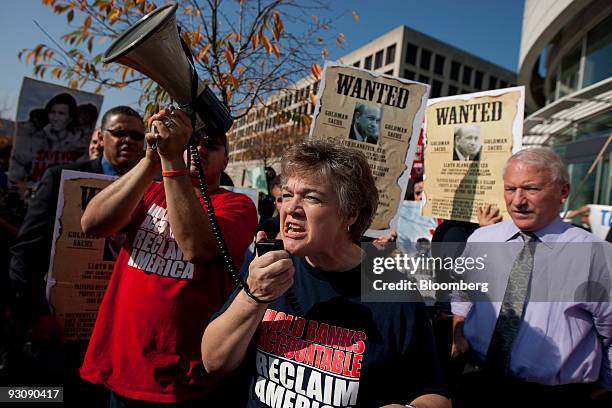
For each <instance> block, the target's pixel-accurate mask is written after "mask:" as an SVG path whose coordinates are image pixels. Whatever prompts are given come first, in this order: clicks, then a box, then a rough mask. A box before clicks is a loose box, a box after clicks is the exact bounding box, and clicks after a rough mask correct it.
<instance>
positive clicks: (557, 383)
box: [452, 148, 612, 407]
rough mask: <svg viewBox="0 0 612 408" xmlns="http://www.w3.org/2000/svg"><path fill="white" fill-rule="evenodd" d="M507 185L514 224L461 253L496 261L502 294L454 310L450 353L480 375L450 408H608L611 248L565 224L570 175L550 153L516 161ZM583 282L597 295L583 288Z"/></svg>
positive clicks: (464, 385)
mask: <svg viewBox="0 0 612 408" xmlns="http://www.w3.org/2000/svg"><path fill="white" fill-rule="evenodd" d="M503 179H504V198H505V202H506V207H507V210H508V213H509V214H510V217H511V220H507V221H503V222H500V223H497V224H493V225H490V226H487V227H483V228H480V229H478V230H476V231H475V232H474V233H473V234H472V235H471V236H470V238H469V239H468V246H467V247H466V251H465V252H464V254H463V255H464V256H466V255H467V256H468V257H472V258H473V257H475V256H476V255H482V253H481V252H478V253H475V251H474V249H473V248H474V247H476V248H482V249H483V250H486V252H485V253H487V252H488V255H489V258H495V259H488V260H487V261H486V262H485V264H486V265H487V270H486V272H487V274H488V279H489V283H490V286H491V287H497V288H501V290H500V293H499V296H498V297H497V298H496V297H495V296H496V295H495V294H493V293H492V292H493V291H490V292H489V293H487V294H486V296H484V297H483V296H480V297H479V298H477V300H476V301H471V300H470V301H458V300H467V299H466V298H465V297H464V296H460V297H455V300H456V301H454V302H453V303H452V311H453V314H454V317H453V331H454V333H453V347H452V354H453V356H455V357H457V356H459V355H462V354H464V353H468V355H470V356H471V358H472V362H474V363H475V364H476V365H477V366H480V367H483V371H476V372H471V373H467V374H464V375H463V377H462V379H461V380H460V382H459V384H458V385H457V390H458V394H459V395H456V396H455V398H454V399H453V404H454V406H458V407H464V406H465V407H467V406H469V407H480V406H482V407H490V406H504V407H505V406H513V407H514V406H551V407H552V406H554V407H589V406H604V404H609V402H610V392H609V391H610V390H612V304H611V303H610V302H609V294H610V270H611V266H612V256H611V255H612V247H611V246H610V245H609V244H607V243H605V242H603V241H602V240H600V239H598V238H597V237H595V236H594V235H592V234H591V233H589V232H587V231H585V230H583V229H581V228H577V227H574V226H571V225H568V224H566V223H564V222H563V221H562V220H561V218H560V217H559V209H560V207H561V204H563V202H565V200H566V199H567V197H568V194H569V188H570V186H569V175H568V172H567V169H566V167H565V165H564V164H563V162H562V160H561V158H560V157H559V156H558V155H557V154H556V153H554V152H553V151H552V150H550V149H546V148H533V149H527V150H522V151H520V152H518V153H516V154H514V155H513V156H512V157H511V158H510V159H509V160H508V162H507V163H506V166H505V168H504V172H503ZM489 242H502V243H506V244H504V246H503V248H501V249H500V250H498V251H497V255H496V256H491V253H496V247H495V245H490V246H488V247H487V246H484V245H486V244H478V243H489ZM513 243H514V244H513ZM568 243H571V244H568ZM470 244H472V245H470ZM497 245H500V244H497ZM499 253H501V255H499ZM506 254H508V255H507V258H508V259H506V258H504V256H506ZM485 256H486V255H485ZM502 258H503V259H502ZM584 277H586V279H583V278H584ZM483 279H487V278H486V276H483ZM500 283H501V284H500ZM584 283H587V288H588V287H589V285H590V289H593V288H595V289H596V290H594V291H590V290H588V291H587V290H584V289H585V286H584ZM496 285H497V286H496ZM565 290H567V292H565V293H564V291H565ZM475 296H478V295H475ZM472 299H473V298H472ZM606 401H607V402H606ZM605 406H609V405H605Z"/></svg>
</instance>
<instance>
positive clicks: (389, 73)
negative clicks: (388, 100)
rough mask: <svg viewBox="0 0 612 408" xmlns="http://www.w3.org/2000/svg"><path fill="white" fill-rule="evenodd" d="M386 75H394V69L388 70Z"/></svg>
mask: <svg viewBox="0 0 612 408" xmlns="http://www.w3.org/2000/svg"><path fill="white" fill-rule="evenodd" d="M385 75H393V70H392V69H390V70H388V71H387V72H385Z"/></svg>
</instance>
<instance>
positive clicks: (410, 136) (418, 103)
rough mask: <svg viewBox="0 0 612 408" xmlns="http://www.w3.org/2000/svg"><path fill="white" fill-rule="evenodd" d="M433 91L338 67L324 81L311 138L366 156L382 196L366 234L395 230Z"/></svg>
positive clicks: (332, 66) (329, 70)
mask: <svg viewBox="0 0 612 408" xmlns="http://www.w3.org/2000/svg"><path fill="white" fill-rule="evenodd" d="M428 94H429V86H428V85H424V84H420V83H418V82H413V81H409V80H406V79H402V78H396V77H391V76H388V75H383V74H379V73H375V72H371V71H366V70H363V69H359V68H355V67H352V66H346V65H341V64H336V63H330V62H328V63H326V65H325V68H324V71H323V73H322V76H321V86H320V87H319V93H318V97H317V105H316V107H315V112H314V120H313V123H312V126H311V129H310V137H312V138H317V139H334V140H335V141H338V142H339V143H341V144H343V145H346V146H349V147H351V148H355V149H358V150H360V151H362V152H363V153H364V154H365V156H366V157H367V159H368V163H369V164H370V168H371V169H372V174H373V175H374V179H375V180H376V186H377V187H378V192H379V204H378V210H377V212H376V215H375V217H374V220H373V222H372V225H371V226H370V229H369V230H368V231H367V232H366V235H368V236H371V237H377V236H380V235H383V234H386V233H388V232H389V231H390V230H391V229H395V228H397V222H398V219H399V215H398V212H399V211H398V210H399V206H400V203H401V202H402V199H403V197H404V193H405V191H406V185H407V183H408V178H409V177H410V170H411V169H412V162H413V159H414V155H415V152H416V148H417V141H418V137H419V131H420V129H421V124H422V121H423V116H424V113H425V106H426V102H427V96H428Z"/></svg>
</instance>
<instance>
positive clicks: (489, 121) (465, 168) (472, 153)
mask: <svg viewBox="0 0 612 408" xmlns="http://www.w3.org/2000/svg"><path fill="white" fill-rule="evenodd" d="M524 101H525V96H524V88H523V87H514V88H507V89H497V90H494V91H486V92H477V93H472V94H465V95H455V96H449V97H445V98H436V99H430V100H429V102H428V104H427V115H426V131H425V149H424V153H425V165H424V166H425V177H424V200H425V205H424V207H423V215H424V216H430V217H437V218H443V219H446V220H457V221H468V222H473V223H477V222H478V219H477V208H478V207H480V206H482V205H484V204H492V205H493V206H495V207H497V208H499V209H500V210H501V214H502V216H503V217H504V219H505V220H507V219H509V215H508V212H507V211H506V205H505V203H504V185H503V177H502V172H503V169H504V165H505V163H506V160H508V158H509V157H510V156H511V155H512V153H514V152H517V151H518V150H520V148H521V142H522V132H523V110H524Z"/></svg>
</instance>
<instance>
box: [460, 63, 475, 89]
mask: <svg viewBox="0 0 612 408" xmlns="http://www.w3.org/2000/svg"><path fill="white" fill-rule="evenodd" d="M461 82H463V84H464V85H467V86H470V85H471V84H472V67H468V66H467V65H464V66H463V80H462V81H461Z"/></svg>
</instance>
